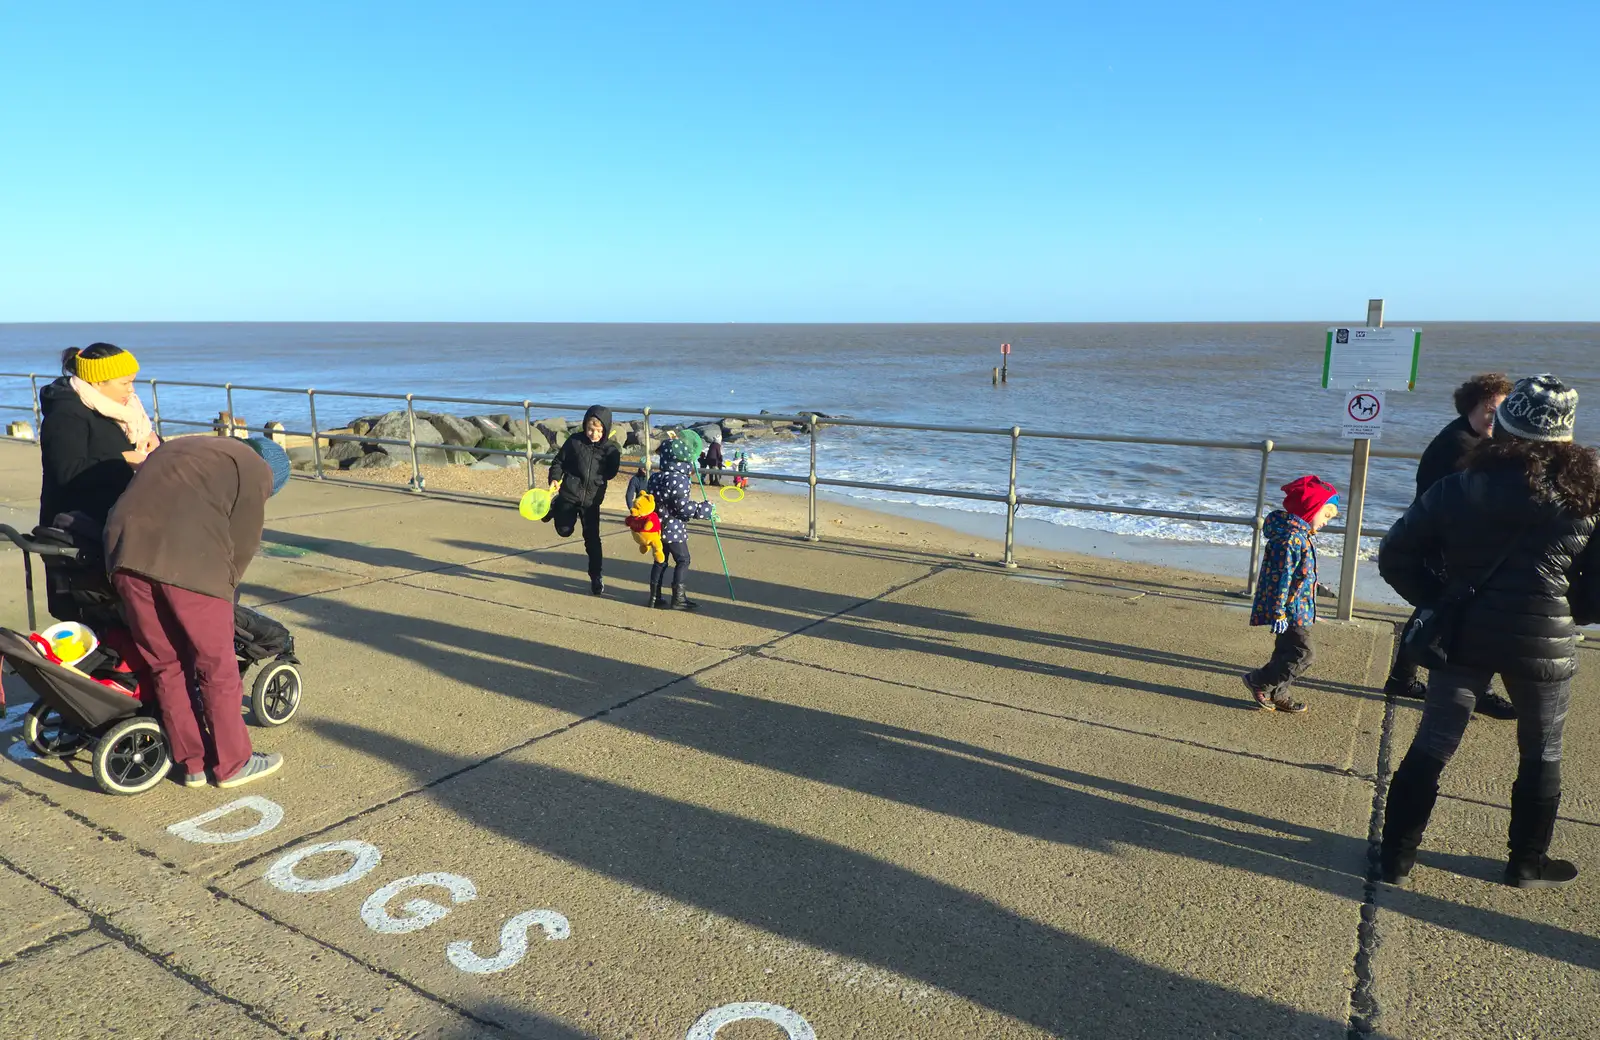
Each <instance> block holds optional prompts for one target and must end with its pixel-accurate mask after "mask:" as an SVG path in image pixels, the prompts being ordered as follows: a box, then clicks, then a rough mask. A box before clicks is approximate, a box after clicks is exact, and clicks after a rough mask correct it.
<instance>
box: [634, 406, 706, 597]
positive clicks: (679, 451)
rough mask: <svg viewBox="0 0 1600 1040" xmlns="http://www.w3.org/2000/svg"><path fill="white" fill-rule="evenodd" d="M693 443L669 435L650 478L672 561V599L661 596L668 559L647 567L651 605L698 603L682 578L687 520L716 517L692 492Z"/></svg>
mask: <svg viewBox="0 0 1600 1040" xmlns="http://www.w3.org/2000/svg"><path fill="white" fill-rule="evenodd" d="M694 459H695V450H694V446H693V445H692V444H691V443H690V442H689V441H687V440H684V439H683V438H680V437H670V438H669V439H668V440H667V441H666V442H665V443H664V444H662V445H661V468H660V469H658V470H657V471H656V472H655V474H654V475H652V476H651V477H650V494H652V495H654V496H655V500H656V513H657V515H659V516H660V517H661V543H662V547H663V548H664V549H665V550H666V555H667V560H671V561H672V600H671V602H668V601H667V600H666V598H665V597H663V596H662V595H661V583H662V581H663V580H664V579H665V578H666V574H667V560H663V561H662V562H660V563H655V564H651V566H650V605H651V606H652V607H668V608H671V609H673V610H696V609H698V607H699V604H697V603H695V602H694V601H693V600H691V599H690V598H689V590H688V587H687V585H686V584H685V579H686V578H687V576H688V573H689V525H688V523H687V521H690V520H711V519H715V517H716V515H717V513H716V509H715V507H713V506H712V505H711V503H710V502H696V501H695V500H694V495H693V486H694V485H693V479H694Z"/></svg>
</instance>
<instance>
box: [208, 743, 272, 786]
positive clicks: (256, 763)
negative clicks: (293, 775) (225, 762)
mask: <svg viewBox="0 0 1600 1040" xmlns="http://www.w3.org/2000/svg"><path fill="white" fill-rule="evenodd" d="M282 765H283V756H282V755H280V754H278V753H277V752H273V753H272V754H270V755H264V754H262V753H261V752H259V751H257V752H255V753H254V754H252V755H251V756H250V758H249V760H248V761H247V762H245V764H244V765H242V766H240V767H239V771H238V772H237V773H235V774H233V775H232V776H230V777H228V779H226V780H218V781H217V786H218V787H239V786H241V785H243V784H248V783H251V782H253V781H256V780H264V779H266V778H267V777H269V776H271V775H272V774H273V773H276V772H277V771H278V769H279V767H281V766H282Z"/></svg>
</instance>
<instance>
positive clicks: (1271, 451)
mask: <svg viewBox="0 0 1600 1040" xmlns="http://www.w3.org/2000/svg"><path fill="white" fill-rule="evenodd" d="M0 378H12V379H26V380H28V381H29V385H30V388H31V390H32V395H33V399H32V402H31V404H30V405H27V406H24V405H17V404H10V403H5V402H0V412H4V411H11V412H19V411H20V412H30V411H31V412H32V414H33V417H34V424H35V425H34V428H35V430H37V429H38V428H39V421H40V414H39V392H38V391H39V379H40V376H39V375H38V374H36V373H19V372H0ZM46 378H50V377H46ZM146 382H147V383H148V385H149V387H150V399H151V419H152V421H153V423H154V425H155V428H156V432H157V433H158V434H162V435H163V436H164V435H165V434H164V428H165V427H167V426H178V427H183V428H188V429H205V430H215V429H217V426H218V421H217V420H211V421H196V420H192V419H174V418H167V417H164V416H163V415H162V414H161V387H187V388H197V389H209V390H221V391H223V392H224V394H225V400H224V403H225V405H226V408H225V411H226V416H227V419H226V422H225V423H224V424H223V425H224V426H225V428H224V429H223V430H221V431H219V432H223V433H226V434H228V435H230V436H231V435H233V434H235V433H237V432H240V431H242V430H244V429H245V428H246V427H245V426H244V424H236V423H235V422H234V421H233V416H234V393H235V391H243V392H251V393H271V394H287V395H293V396H303V397H304V398H305V399H306V407H307V414H308V415H309V416H310V429H308V430H290V429H284V430H282V431H281V432H282V433H283V434H285V435H287V436H291V437H305V438H309V440H310V445H311V449H312V472H311V473H310V474H308V477H309V479H314V480H324V479H326V475H325V472H324V470H325V468H326V467H325V463H324V450H323V444H324V443H327V444H329V445H332V444H338V443H346V442H358V443H361V444H378V445H383V446H385V447H398V448H404V449H406V450H407V452H408V453H409V456H410V468H411V477H410V480H409V482H408V486H409V487H410V489H411V490H412V491H413V492H415V493H418V494H421V493H424V492H425V491H426V490H427V489H426V483H425V479H424V475H423V472H422V465H421V463H420V461H419V459H420V455H419V452H421V451H449V452H460V453H467V454H471V455H473V456H485V455H496V456H503V457H512V458H519V459H521V460H523V463H524V465H525V467H526V475H527V486H528V487H530V488H531V487H533V486H535V473H534V463H535V462H539V461H543V462H549V461H551V460H553V459H554V458H555V454H554V453H553V452H549V451H544V450H542V448H541V449H540V450H535V446H534V439H535V436H536V435H537V431H536V427H535V425H534V418H533V414H534V411H535V410H536V409H537V410H540V411H578V412H580V413H581V412H582V411H584V410H585V409H587V408H588V407H589V406H588V405H583V404H574V403H572V402H551V401H532V400H520V401H508V400H495V399H484V398H468V397H434V396H428V395H421V394H383V393H371V392H365V391H351V390H316V389H311V388H305V389H301V388H291V387H275V386H251V385H245V384H237V383H198V382H186V381H180V380H158V379H150V380H147V381H146ZM319 398H339V399H346V400H371V401H388V402H400V403H403V404H404V411H405V414H406V431H407V436H406V438H405V439H404V440H401V439H398V438H394V437H375V436H372V435H371V434H351V433H341V432H338V431H339V430H343V429H345V428H344V427H336V428H334V430H332V431H329V430H323V429H321V428H319V424H318V421H317V400H318V399H319ZM419 402H422V403H427V404H448V405H472V406H474V407H478V408H492V409H495V410H496V411H497V413H505V414H511V413H512V412H517V411H520V412H521V413H522V422H523V424H524V425H523V435H522V441H523V443H522V446H521V448H520V449H519V450H508V449H503V448H482V447H477V446H472V447H468V446H465V445H451V444H439V443H434V442H432V441H428V442H422V443H419V441H418V440H417V404H418V403H419ZM608 407H611V410H612V412H613V414H614V415H617V414H620V415H624V416H626V415H638V416H640V417H642V419H643V427H642V435H641V437H640V444H639V445H638V449H639V451H638V455H637V456H635V458H636V459H638V460H639V461H642V463H643V464H644V466H645V468H646V470H647V471H648V469H649V468H650V465H651V462H652V459H653V455H654V453H653V452H652V450H651V443H652V434H653V431H654V426H653V422H654V421H655V420H657V419H660V418H669V419H677V420H685V421H684V422H681V423H677V424H671V425H696V423H694V422H692V421H689V420H701V421H704V422H705V423H707V424H709V423H717V422H721V421H723V420H725V419H734V420H740V421H743V422H746V423H765V424H769V425H770V424H776V425H779V426H787V427H789V428H791V429H794V430H796V431H797V432H803V434H804V435H805V436H806V437H807V438H808V439H809V442H810V443H809V466H808V468H807V472H805V473H769V472H762V471H756V470H742V471H739V472H738V473H737V474H735V473H734V471H732V470H727V469H724V470H723V471H722V472H723V473H725V474H727V475H730V476H731V475H738V476H743V477H747V478H750V479H753V480H770V481H777V482H780V483H786V484H803V485H805V487H806V498H807V533H806V540H807V541H811V542H816V541H820V540H821V533H820V531H819V529H818V525H817V489H818V488H819V487H834V488H847V489H855V490H865V491H881V492H886V493H892V494H904V495H922V496H926V497H931V498H950V499H962V500H967V501H974V502H993V503H998V504H1001V505H1004V506H1005V507H1006V508H1005V539H1004V553H1003V556H1002V558H1001V564H1002V565H1003V566H1005V567H1008V568H1009V567H1015V566H1016V521H1017V509H1018V508H1019V507H1021V506H1033V507H1039V508H1045V509H1066V510H1076V511H1081V512H1091V513H1108V514H1113V515H1120V516H1140V517H1156V518H1160V519H1167V520H1178V521H1183V522H1187V523H1212V524H1225V525H1230V526H1238V527H1248V528H1250V532H1251V535H1250V563H1249V567H1248V569H1247V571H1246V575H1245V592H1246V593H1247V594H1250V593H1254V591H1255V586H1256V576H1257V573H1258V571H1259V569H1260V565H1261V549H1262V545H1261V540H1262V524H1263V522H1264V521H1265V519H1266V515H1267V512H1268V510H1267V479H1268V478H1267V471H1268V466H1269V464H1270V462H1271V460H1272V456H1273V455H1275V454H1278V455H1284V454H1298V455H1328V456H1344V457H1349V456H1351V455H1352V454H1353V448H1352V446H1351V445H1348V444H1343V445H1340V444H1298V443H1283V442H1279V441H1274V440H1272V439H1270V438H1264V439H1262V440H1206V439H1195V438H1184V437H1141V436H1133V435H1127V434H1108V433H1106V434H1102V433H1073V432H1066V431H1060V430H1025V429H1023V428H1022V427H1020V426H1009V427H989V426H953V425H939V424H930V423H908V422H888V421H878V420H869V419H855V418H842V417H840V418H834V417H829V416H824V415H822V414H820V413H815V412H803V413H798V414H794V415H774V414H772V413H769V412H760V413H748V412H721V411H719V412H690V411H671V410H662V411H657V410H655V409H652V408H650V407H648V406H625V405H615V406H608ZM826 427H839V428H861V429H873V430H901V431H907V432H921V433H948V434H958V435H966V436H976V437H995V438H1006V439H1008V440H1009V447H1010V463H1009V472H1008V475H1007V478H1006V492H1005V494H999V493H997V492H983V491H962V490H958V489H955V488H942V487H929V486H926V485H919V484H889V483H882V482H878V481H862V480H846V479H842V478H837V477H826V476H822V475H820V474H819V473H818V472H817V442H818V435H819V433H820V431H821V430H822V429H824V428H826ZM1029 438H1031V439H1037V440H1054V441H1081V442H1092V443H1098V444H1129V445H1145V446H1153V447H1178V448H1199V449H1207V450H1216V451H1236V452H1244V453H1249V454H1253V455H1257V456H1259V458H1260V464H1259V469H1258V473H1257V480H1256V498H1255V510H1254V512H1253V513H1252V514H1249V515H1242V514H1227V513H1204V512H1189V511H1184V510H1176V509H1155V508H1146V507H1142V506H1120V505H1111V504H1106V503H1101V502H1075V501H1070V500H1065V499H1054V498H1041V497H1037V496H1030V495H1021V494H1018V492H1017V466H1018V462H1019V456H1020V454H1021V443H1022V441H1023V440H1024V439H1029ZM4 439H11V440H17V439H22V438H15V437H7V438H4ZM1371 454H1372V457H1374V458H1388V459H1420V458H1421V454H1420V453H1419V452H1413V451H1400V450H1393V449H1378V448H1374V449H1373V450H1372V452H1371ZM1355 494H1356V495H1357V496H1360V495H1361V494H1363V489H1361V488H1357V489H1356V491H1355ZM1358 505H1364V503H1358V502H1356V501H1354V499H1352V501H1351V502H1350V504H1349V511H1350V513H1351V514H1352V515H1356V516H1360V515H1363V513H1362V512H1360V511H1358V509H1357V507H1358ZM1344 532H1345V528H1344V527H1343V526H1339V525H1329V526H1328V527H1327V528H1325V529H1324V531H1323V533H1324V534H1329V535H1336V534H1343V533H1344ZM1383 534H1384V531H1383V530H1382V529H1375V528H1369V527H1363V528H1362V530H1361V536H1362V537H1371V538H1378V537H1382V535H1383ZM1349 584H1350V588H1348V589H1347V588H1344V587H1343V586H1344V579H1343V577H1341V587H1340V589H1339V597H1340V602H1341V603H1348V602H1351V600H1350V599H1347V598H1346V597H1347V596H1351V597H1353V596H1354V594H1355V584H1356V583H1355V576H1354V574H1353V573H1352V574H1351V575H1350V576H1349Z"/></svg>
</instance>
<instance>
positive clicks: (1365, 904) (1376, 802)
mask: <svg viewBox="0 0 1600 1040" xmlns="http://www.w3.org/2000/svg"><path fill="white" fill-rule="evenodd" d="M1394 709H1395V698H1394V694H1392V693H1391V694H1386V695H1385V696H1384V707H1383V726H1382V728H1381V729H1380V731H1379V736H1378V763H1377V777H1376V779H1375V782H1374V783H1373V787H1372V817H1371V819H1370V821H1369V822H1368V825H1367V878H1366V882H1365V884H1364V885H1363V886H1362V893H1361V916H1360V919H1359V923H1358V924H1357V925H1356V950H1355V966H1354V969H1353V970H1354V974H1355V980H1356V981H1355V984H1354V986H1352V987H1351V990H1350V1028H1349V1031H1348V1033H1347V1034H1346V1035H1347V1037H1348V1040H1367V1038H1368V1037H1371V1036H1372V1035H1373V1034H1374V1033H1376V1031H1377V1024H1378V1019H1379V1018H1380V1017H1381V1016H1382V1014H1383V1009H1382V1008H1381V1007H1380V1006H1379V1004H1378V997H1377V992H1376V970H1375V968H1374V964H1375V963H1376V959H1377V954H1378V946H1379V945H1380V943H1381V942H1382V936H1381V934H1380V933H1379V931H1378V892H1379V891H1380V888H1381V873H1382V868H1381V867H1380V866H1379V863H1378V849H1379V846H1380V845H1381V844H1382V841H1383V810H1384V804H1385V802H1386V800H1387V798H1388V795H1389V776H1390V773H1391V770H1390V768H1389V760H1390V757H1391V754H1392V752H1393V747H1394V717H1395V710H1394Z"/></svg>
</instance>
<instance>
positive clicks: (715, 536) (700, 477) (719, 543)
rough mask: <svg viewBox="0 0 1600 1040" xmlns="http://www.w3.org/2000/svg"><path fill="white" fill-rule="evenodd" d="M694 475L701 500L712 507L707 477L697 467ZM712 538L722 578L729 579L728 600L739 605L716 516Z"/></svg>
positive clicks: (713, 521) (713, 518)
mask: <svg viewBox="0 0 1600 1040" xmlns="http://www.w3.org/2000/svg"><path fill="white" fill-rule="evenodd" d="M694 475H695V479H696V480H698V481H699V482H700V498H701V500H702V501H704V502H705V503H706V504H708V505H710V503H711V496H710V495H709V494H707V493H706V475H705V474H704V473H702V472H701V471H700V467H698V466H696V467H695V471H694ZM711 508H712V509H716V508H717V507H716V506H714V505H713V506H711ZM711 537H712V538H713V539H715V540H716V543H717V555H718V556H720V557H722V576H723V577H724V578H727V579H728V598H729V599H730V600H732V601H733V602H735V603H737V602H739V597H738V596H735V595H734V594H733V575H731V574H729V573H728V554H727V553H725V552H723V551H722V536H721V535H719V534H717V518H716V517H714V516H713V517H711Z"/></svg>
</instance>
